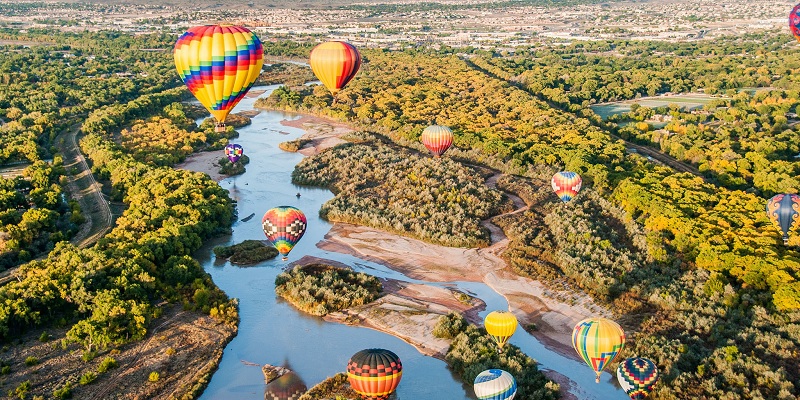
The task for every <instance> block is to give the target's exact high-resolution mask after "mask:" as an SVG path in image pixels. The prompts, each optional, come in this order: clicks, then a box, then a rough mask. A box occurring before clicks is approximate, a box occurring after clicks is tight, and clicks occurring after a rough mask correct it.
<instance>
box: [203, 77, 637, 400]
mask: <svg viewBox="0 0 800 400" xmlns="http://www.w3.org/2000/svg"><path fill="white" fill-rule="evenodd" d="M277 87H278V86H277V85H272V86H264V87H254V88H253V89H252V90H253V91H256V90H266V92H265V93H264V94H262V95H260V97H265V96H268V95H269V93H271V91H272V90H274V89H275V88H277ZM254 102H255V98H246V99H243V100H242V101H241V102H240V103H239V105H237V107H236V110H237V111H239V112H241V111H246V110H250V109H252V108H253V103H254ZM297 118H299V116H297V115H293V114H287V113H283V112H275V111H262V112H261V113H260V114H259V115H257V116H256V117H254V118H252V124H251V125H249V126H247V127H244V128H241V129H239V133H240V136H239V138H237V139H234V142H235V143H239V144H241V145H242V146H243V148H244V153H245V154H247V155H248V157H250V163H249V164H248V165H247V172H245V173H244V174H242V175H239V176H234V177H230V178H227V179H225V180H222V181H220V185H221V186H222V187H223V188H225V189H228V190H229V191H230V194H231V197H232V198H233V199H234V200H236V201H237V209H238V214H239V218H240V219H242V218H245V217H247V216H249V215H250V214H253V213H254V214H255V217H254V218H252V219H250V220H249V221H247V222H241V221H237V222H236V223H234V225H233V233H232V234H231V235H230V236H225V237H221V238H217V239H214V240H212V241H210V242H209V243H206V244H205V245H204V246H203V247H202V248H201V249H200V250H199V251H198V252H197V254H196V257H197V259H198V260H199V261H200V263H201V264H202V265H203V267H204V268H205V270H206V271H207V272H208V273H209V274H211V276H212V278H213V280H214V282H215V283H216V284H217V286H219V287H220V288H221V289H222V290H224V291H225V293H227V294H228V296H230V297H235V298H238V299H239V316H240V318H241V320H240V324H239V334H238V335H237V336H236V338H234V339H233V340H232V341H231V342H230V343H229V344H228V346H227V347H226V348H225V351H224V354H223V357H222V360H221V362H220V365H219V369H218V370H217V372H215V373H214V375H213V377H212V379H211V381H210V382H209V385H208V387H207V388H206V390H205V392H204V393H203V395H202V396H201V399H204V400H211V399H214V400H216V399H225V400H240V399H241V400H249V399H263V398H264V397H265V384H264V376H263V374H262V372H261V369H260V368H258V367H255V366H252V365H248V363H256V364H265V363H268V364H272V365H286V366H288V367H290V368H291V369H292V370H294V371H295V372H296V373H297V374H298V375H299V377H300V378H301V379H302V381H303V382H304V383H305V385H307V386H309V387H310V386H313V385H315V384H317V383H319V382H320V381H322V380H324V379H325V378H327V377H329V376H333V375H334V374H336V373H338V372H344V371H345V368H346V365H347V361H348V360H349V358H350V356H351V355H353V354H354V353H355V352H357V351H359V350H361V349H364V348H371V347H381V348H386V349H389V350H391V351H393V352H395V353H396V354H397V355H398V356H399V357H400V360H401V361H402V363H403V378H402V381H401V382H400V385H399V387H398V389H397V397H396V398H397V399H400V400H427V399H431V400H433V399H436V400H448V399H453V400H460V399H474V398H475V397H474V395H473V393H472V385H471V383H470V384H462V383H461V382H460V381H459V380H458V378H457V377H456V376H455V375H454V374H453V373H452V372H451V371H450V370H449V369H448V368H447V365H446V364H445V363H444V362H443V361H440V360H438V359H435V358H432V357H427V356H423V355H421V354H420V353H419V352H417V350H416V349H415V348H414V347H412V346H411V345H409V344H407V343H405V342H404V341H402V340H400V339H398V338H395V337H394V336H391V335H389V334H385V333H382V332H378V331H375V330H372V329H368V328H359V327H351V326H346V325H342V324H338V323H331V322H326V321H324V320H322V319H321V318H318V317H313V316H309V315H306V314H304V313H302V312H300V311H298V310H296V309H295V308H294V307H292V306H291V305H290V304H288V303H286V302H285V301H283V300H281V299H280V298H279V297H278V296H277V295H276V294H275V283H274V282H275V277H276V276H277V275H278V274H279V273H280V272H281V270H282V269H283V268H284V267H285V266H286V265H287V263H289V262H291V261H294V260H297V259H299V258H301V257H302V256H304V255H310V256H315V257H320V258H325V259H330V260H335V261H338V262H341V263H344V264H347V265H350V266H352V267H353V268H354V269H356V270H358V271H363V272H366V273H369V274H371V275H374V276H377V277H381V278H393V279H398V280H403V281H407V282H416V283H426V284H430V285H434V286H449V287H456V288H459V289H460V290H463V291H465V292H468V293H470V294H471V295H473V296H475V297H478V298H480V299H482V300H483V301H484V302H486V304H487V310H486V311H484V312H483V313H481V316H485V315H486V314H487V313H488V312H490V311H492V310H495V309H501V310H507V309H508V303H507V302H506V300H505V299H504V298H503V297H502V296H500V295H499V294H498V293H496V292H494V291H493V290H492V289H491V288H489V287H488V286H487V285H485V284H483V283H475V282H450V283H428V282H421V281H418V280H415V279H410V278H408V277H406V276H404V275H403V274H401V273H399V272H396V271H393V270H391V269H389V268H387V267H385V266H382V265H379V264H375V263H372V262H369V261H364V260H361V259H359V258H356V257H354V256H351V255H346V254H340V253H335V252H329V251H325V250H321V249H319V248H317V247H316V244H317V243H318V242H319V241H320V240H322V239H323V238H324V236H325V234H326V233H327V232H328V231H329V230H330V228H331V224H329V223H328V222H326V221H324V220H322V219H320V218H319V216H318V210H319V209H320V206H321V205H322V204H323V203H324V202H326V201H328V200H330V199H331V198H332V197H333V194H332V193H331V192H330V191H328V190H327V189H320V188H308V187H300V186H295V185H293V184H292V183H291V173H292V170H293V169H294V166H295V165H296V164H297V163H298V162H300V160H301V159H302V158H303V156H302V155H301V154H299V153H288V152H284V151H282V150H280V149H279V148H278V144H279V143H281V142H284V141H288V140H293V139H296V138H299V137H300V136H302V135H303V133H304V131H303V130H301V129H296V128H292V127H287V126H283V125H281V124H280V121H282V120H287V119H288V120H293V119H297ZM220 157H222V152H220ZM297 193H300V194H301V197H300V198H297V197H296V194H297ZM280 205H290V206H295V207H297V208H299V209H301V210H302V211H303V212H304V213H305V214H306V217H307V218H308V228H307V230H306V233H305V236H304V237H303V239H302V240H300V242H299V243H298V244H297V245H296V246H295V247H294V249H293V250H292V252H291V253H290V254H289V261H287V262H284V261H281V257H276V258H275V259H273V260H268V261H265V262H262V263H260V264H257V265H255V266H252V267H246V268H240V267H236V266H232V265H231V264H230V263H228V262H226V261H218V260H216V259H215V258H214V255H213V252H212V249H213V248H214V246H218V245H230V244H235V243H240V242H242V241H244V240H246V239H257V240H263V239H265V237H264V233H263V232H262V230H261V216H262V215H263V214H264V212H266V211H267V210H268V209H269V208H271V207H275V206H280ZM576 322H577V321H576ZM510 342H511V343H513V344H515V345H517V346H519V347H520V348H521V349H522V350H523V351H524V352H525V353H526V354H528V355H529V356H531V357H533V358H535V359H536V360H537V361H539V363H540V364H541V365H540V368H542V369H551V370H555V371H558V372H559V373H561V374H563V375H565V376H566V377H568V378H569V379H570V380H571V381H572V382H570V390H569V391H570V392H571V393H573V394H575V396H576V397H577V398H579V399H598V400H601V399H602V400H608V399H612V400H613V399H620V400H622V399H626V398H628V397H627V396H626V395H625V394H624V392H622V391H621V390H620V389H619V388H617V387H615V386H614V385H612V384H611V383H610V381H611V380H612V379H614V380H616V379H615V378H612V376H611V375H610V374H608V373H604V374H603V380H602V381H601V383H600V384H596V383H595V382H594V373H593V371H591V370H590V369H589V367H588V366H586V365H585V364H583V362H579V361H576V360H573V359H571V358H567V357H564V356H562V355H560V354H558V353H556V352H553V351H551V350H549V349H547V348H545V347H544V346H543V345H542V344H541V343H539V342H538V341H537V340H536V339H535V338H534V337H533V336H530V335H528V334H527V333H525V331H524V330H522V329H521V328H519V329H517V333H516V334H515V335H514V336H513V337H512V338H511V340H510ZM615 365H616V364H615ZM268 390H271V389H268ZM269 398H272V397H269Z"/></svg>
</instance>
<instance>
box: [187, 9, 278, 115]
mask: <svg viewBox="0 0 800 400" xmlns="http://www.w3.org/2000/svg"><path fill="white" fill-rule="evenodd" d="M173 55H174V56H175V68H177V69H178V74H179V75H180V76H181V79H182V80H183V82H184V83H185V84H186V86H187V87H188V88H189V91H190V92H192V94H193V95H194V96H195V97H197V100H199V101H200V103H201V104H202V105H203V106H205V108H206V109H208V111H209V112H210V113H211V115H213V116H214V118H216V120H217V127H216V130H217V131H223V130H225V118H226V117H227V116H228V113H229V112H230V111H231V110H232V109H233V107H234V106H236V104H237V103H238V102H239V100H241V99H242V98H243V97H244V95H245V94H247V91H248V90H250V88H251V87H252V86H253V84H254V83H255V81H256V78H258V75H259V74H260V73H261V67H262V65H263V64H264V50H263V47H262V45H261V41H260V40H259V39H258V36H256V35H255V34H254V33H253V32H250V31H249V30H248V29H247V28H243V27H241V26H231V25H205V26H195V27H193V28H190V29H189V30H188V31H186V33H184V34H183V35H181V37H180V38H178V41H177V42H175V48H174V50H173Z"/></svg>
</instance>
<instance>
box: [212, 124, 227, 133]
mask: <svg viewBox="0 0 800 400" xmlns="http://www.w3.org/2000/svg"><path fill="white" fill-rule="evenodd" d="M214 132H215V133H224V132H225V123H224V122H220V123H218V124H217V125H216V126H214Z"/></svg>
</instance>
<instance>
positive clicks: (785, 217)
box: [767, 194, 800, 244]
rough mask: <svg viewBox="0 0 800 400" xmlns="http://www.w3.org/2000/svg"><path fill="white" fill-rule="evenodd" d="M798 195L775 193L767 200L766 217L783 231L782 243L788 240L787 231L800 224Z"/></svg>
mask: <svg viewBox="0 0 800 400" xmlns="http://www.w3.org/2000/svg"><path fill="white" fill-rule="evenodd" d="M798 211H800V196H798V195H796V194H777V195H775V196H773V197H772V198H771V199H769V201H768V202H767V217H769V219H770V221H772V223H773V224H775V226H777V227H778V228H779V229H780V230H781V232H783V243H784V244H786V243H787V242H788V241H789V231H790V230H792V229H795V228H797V226H798V225H800V219H798V218H797V216H798Z"/></svg>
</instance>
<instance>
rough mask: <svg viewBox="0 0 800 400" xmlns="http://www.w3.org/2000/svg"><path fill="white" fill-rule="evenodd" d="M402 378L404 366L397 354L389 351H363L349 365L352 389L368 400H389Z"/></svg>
mask: <svg viewBox="0 0 800 400" xmlns="http://www.w3.org/2000/svg"><path fill="white" fill-rule="evenodd" d="M402 377H403V364H401V363H400V358H399V357H397V354H394V353H393V352H391V351H389V350H385V349H366V350H361V351H359V352H358V353H356V354H353V356H352V357H350V361H349V362H348V363H347V380H348V382H350V387H352V388H353V390H355V391H356V393H358V394H359V395H361V397H362V398H364V399H367V400H382V399H386V398H388V397H389V395H390V394H392V392H394V391H395V389H397V385H398V384H399V383H400V379H401V378H402Z"/></svg>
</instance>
